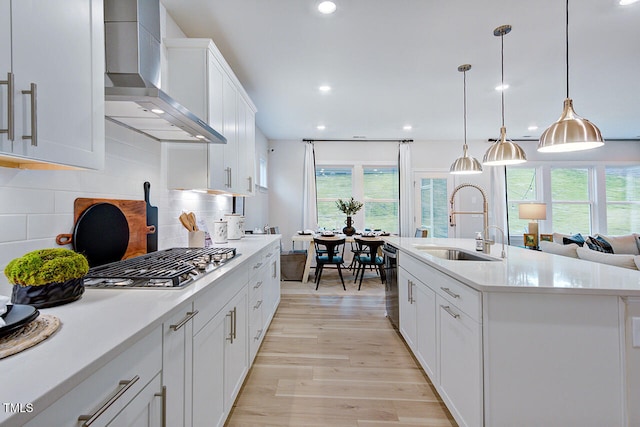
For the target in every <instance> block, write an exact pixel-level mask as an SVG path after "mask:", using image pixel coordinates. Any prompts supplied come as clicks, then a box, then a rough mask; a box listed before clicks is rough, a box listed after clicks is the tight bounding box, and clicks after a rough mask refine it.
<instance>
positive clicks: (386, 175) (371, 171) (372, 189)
mask: <svg viewBox="0 0 640 427" xmlns="http://www.w3.org/2000/svg"><path fill="white" fill-rule="evenodd" d="M362 171H363V186H362V187H363V202H364V225H365V228H369V229H371V230H384V231H388V232H391V233H397V232H398V205H399V200H400V195H399V184H398V168H397V167H395V166H394V167H364V168H363V169H362Z"/></svg>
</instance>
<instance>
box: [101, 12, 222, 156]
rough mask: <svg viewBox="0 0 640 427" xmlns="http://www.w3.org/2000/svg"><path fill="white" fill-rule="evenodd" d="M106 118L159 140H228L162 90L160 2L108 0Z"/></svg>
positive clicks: (106, 17) (105, 13) (106, 15)
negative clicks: (160, 87)
mask: <svg viewBox="0 0 640 427" xmlns="http://www.w3.org/2000/svg"><path fill="white" fill-rule="evenodd" d="M104 21H105V43H106V58H105V62H106V74H105V116H106V118H107V120H110V121H112V122H115V123H118V124H120V125H123V126H125V127H127V128H129V129H133V130H135V131H137V132H140V133H143V134H145V135H147V136H149V137H151V138H153V139H155V140H157V141H171V142H204V143H219V144H226V142H227V140H226V138H225V137H224V136H222V135H221V134H220V133H219V132H218V131H216V130H215V129H213V128H211V126H209V125H208V124H207V123H206V122H205V121H204V120H202V119H200V118H198V117H197V116H196V115H195V114H193V113H192V112H191V111H189V110H188V109H187V108H185V107H184V106H182V105H181V104H180V103H179V102H177V101H176V100H174V99H173V98H171V97H170V96H169V95H168V94H167V93H165V92H163V91H162V90H160V89H158V87H159V86H160V46H161V42H160V3H159V1H158V0H105V2H104Z"/></svg>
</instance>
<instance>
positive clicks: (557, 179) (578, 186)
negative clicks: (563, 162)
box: [551, 168, 592, 235]
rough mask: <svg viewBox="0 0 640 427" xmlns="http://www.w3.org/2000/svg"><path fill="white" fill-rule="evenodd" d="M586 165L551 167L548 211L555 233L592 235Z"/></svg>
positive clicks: (588, 181)
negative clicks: (549, 205) (584, 166)
mask: <svg viewBox="0 0 640 427" xmlns="http://www.w3.org/2000/svg"><path fill="white" fill-rule="evenodd" d="M589 188H590V169H589V168H553V169H551V213H552V218H553V222H552V228H553V231H554V232H558V233H565V234H575V233H582V234H583V235H590V234H591V211H592V209H591V204H592V203H591V197H590V191H589Z"/></svg>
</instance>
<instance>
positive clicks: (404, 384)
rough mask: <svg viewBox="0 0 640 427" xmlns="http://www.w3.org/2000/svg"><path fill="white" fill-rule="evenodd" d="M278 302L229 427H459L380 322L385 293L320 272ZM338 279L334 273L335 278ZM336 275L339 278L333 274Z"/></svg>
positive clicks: (371, 284) (374, 284)
mask: <svg viewBox="0 0 640 427" xmlns="http://www.w3.org/2000/svg"><path fill="white" fill-rule="evenodd" d="M325 274H326V278H325V277H324V275H323V279H322V282H321V284H320V289H319V290H318V291H315V289H314V288H315V284H313V283H307V284H302V283H301V282H282V300H281V303H280V306H279V308H278V311H277V312H276V315H275V318H274V320H273V322H272V324H271V327H270V328H269V331H268V332H267V334H266V336H265V339H264V342H263V344H262V346H261V348H260V350H259V352H258V355H257V357H256V360H255V362H254V365H253V367H252V369H251V371H250V372H249V375H248V377H247V380H246V381H245V384H244V387H243V389H242V391H241V392H240V395H239V397H238V399H237V400H236V404H235V406H234V409H233V411H232V413H231V415H230V416H229V419H228V421H227V424H226V425H227V426H279V427H282V426H323V427H324V426H345V427H346V426H358V427H369V426H425V427H428V426H434V427H435V426H447V427H449V426H456V423H455V421H454V420H453V418H452V417H451V415H450V414H449V412H448V411H447V409H446V407H445V406H444V404H443V403H442V401H441V400H440V398H439V397H438V395H437V394H436V392H435V390H434V389H433V387H432V386H431V384H430V382H429V380H428V378H427V377H426V376H425V374H424V373H423V371H422V370H421V369H420V368H419V367H418V365H417V363H416V362H415V360H414V359H413V357H412V356H411V354H410V353H409V350H408V349H407V348H406V346H405V344H404V342H403V341H402V339H401V338H400V337H399V335H398V334H397V333H396V332H395V330H394V329H393V328H392V326H391V324H390V323H389V320H388V319H387V318H386V317H385V308H384V287H383V285H382V284H381V283H380V279H379V278H376V277H373V273H370V274H369V276H370V277H371V278H369V279H366V278H365V281H363V284H362V291H360V292H358V291H357V285H354V284H353V283H352V280H353V279H351V280H349V279H348V278H349V277H350V276H349V274H347V275H345V279H347V281H348V283H347V291H346V292H345V291H344V290H343V289H342V285H341V284H340V281H339V279H338V280H336V279H332V276H331V273H329V272H325ZM334 274H335V273H334ZM335 277H337V275H335Z"/></svg>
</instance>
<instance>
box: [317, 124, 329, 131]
mask: <svg viewBox="0 0 640 427" xmlns="http://www.w3.org/2000/svg"><path fill="white" fill-rule="evenodd" d="M326 128H327V127H326V126H325V125H318V126H316V129H318V130H325V129H326Z"/></svg>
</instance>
